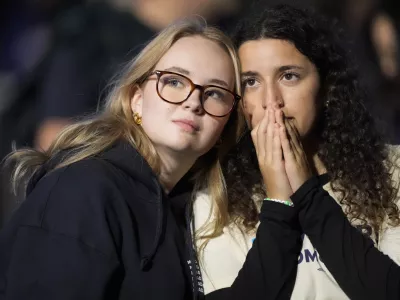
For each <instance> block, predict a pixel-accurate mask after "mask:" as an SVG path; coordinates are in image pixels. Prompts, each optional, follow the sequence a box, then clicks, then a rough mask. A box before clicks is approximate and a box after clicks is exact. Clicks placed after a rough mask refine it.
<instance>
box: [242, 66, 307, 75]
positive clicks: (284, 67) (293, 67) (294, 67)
mask: <svg viewBox="0 0 400 300" xmlns="http://www.w3.org/2000/svg"><path fill="white" fill-rule="evenodd" d="M288 70H304V68H303V67H300V66H296V65H287V66H281V67H279V68H278V71H279V72H284V71H288ZM241 76H243V77H257V76H260V73H258V72H256V71H247V72H242V74H241Z"/></svg>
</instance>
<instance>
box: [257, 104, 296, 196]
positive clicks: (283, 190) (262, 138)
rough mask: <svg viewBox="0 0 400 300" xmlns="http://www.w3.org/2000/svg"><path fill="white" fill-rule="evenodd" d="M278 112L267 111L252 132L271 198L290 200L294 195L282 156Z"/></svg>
mask: <svg viewBox="0 0 400 300" xmlns="http://www.w3.org/2000/svg"><path fill="white" fill-rule="evenodd" d="M277 116H278V115H277V112H276V111H274V110H271V109H268V110H266V111H265V115H264V117H263V119H262V120H261V122H260V123H259V124H258V125H257V126H256V127H255V128H254V129H253V130H252V132H251V137H252V139H253V143H254V145H255V148H256V152H257V159H258V163H259V166H260V170H261V174H262V176H263V179H264V184H265V186H266V190H267V194H268V197H269V198H275V199H280V200H289V198H290V196H291V195H292V194H293V190H292V188H291V186H290V182H289V178H288V176H287V175H286V168H285V162H284V160H283V154H282V144H281V139H280V130H281V129H280V127H281V125H279V124H278V123H277V122H276V120H277Z"/></svg>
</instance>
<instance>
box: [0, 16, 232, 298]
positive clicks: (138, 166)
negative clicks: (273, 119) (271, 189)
mask: <svg viewBox="0 0 400 300" xmlns="http://www.w3.org/2000/svg"><path fill="white" fill-rule="evenodd" d="M238 74H239V70H238V62H237V55H236V53H235V50H234V47H233V46H232V45H231V42H230V40H229V39H228V38H227V37H226V36H224V35H223V34H222V33H221V32H220V31H218V30H216V29H214V28H211V27H207V26H205V25H204V24H201V23H199V22H191V21H189V22H186V21H185V22H179V23H177V24H175V25H171V26H170V27H168V28H167V29H165V30H164V31H162V32H161V33H160V34H159V35H158V36H157V37H156V38H155V39H154V40H153V41H152V42H150V43H149V44H148V46H147V47H146V48H145V49H144V50H143V51H142V52H141V53H140V54H139V55H138V56H137V57H136V58H135V59H134V60H133V61H132V62H131V63H130V65H129V67H128V68H127V70H126V72H125V73H124V74H123V76H122V77H121V79H120V81H119V82H118V83H117V84H116V87H115V89H114V91H113V92H112V93H111V95H110V97H109V99H108V102H107V103H106V104H105V106H104V109H103V110H102V112H101V113H99V114H98V115H97V116H94V117H93V118H91V119H89V120H85V121H82V122H80V123H77V124H76V125H72V126H69V127H68V128H66V129H65V130H64V131H63V132H62V133H61V134H60V136H59V137H58V138H57V139H56V140H55V142H54V143H53V145H52V146H51V147H50V148H49V149H48V150H47V151H46V152H45V153H40V152H37V151H34V150H19V151H16V152H14V153H12V154H11V155H10V156H9V158H8V162H14V163H15V164H16V168H15V173H14V176H13V178H12V180H13V182H14V183H15V185H18V184H19V183H21V182H23V181H24V179H26V178H27V177H26V176H28V178H29V179H30V181H29V185H28V189H27V198H26V200H25V201H24V202H23V204H22V205H21V207H20V208H19V209H18V211H17V212H16V213H15V215H14V216H13V218H12V219H11V221H10V222H9V223H8V225H7V226H6V227H5V228H4V229H3V231H2V232H1V235H0V249H1V250H0V299H57V300H62V299H85V300H88V299H174V300H176V299H188V298H192V297H193V298H196V299H197V298H198V297H200V295H201V294H202V283H201V276H198V274H196V269H195V268H196V258H195V253H194V251H193V246H192V243H191V242H190V241H191V233H190V230H188V228H190V226H189V221H190V212H191V206H190V199H191V194H192V191H193V190H196V189H198V188H207V189H209V190H210V193H211V194H212V195H213V197H214V199H215V201H216V203H217V206H218V205H220V206H221V209H223V206H222V204H221V203H223V201H224V199H225V198H224V189H223V186H224V185H223V183H224V181H223V177H222V175H221V171H220V165H219V157H220V156H221V155H222V154H223V153H224V152H225V151H226V149H227V148H229V147H230V146H231V145H233V144H234V143H235V140H236V138H237V134H239V132H240V117H239V113H238V112H237V110H236V107H237V106H236V104H237V102H238V101H239V100H240V96H239V95H238V94H239V86H240V85H239V75H238ZM178 182H179V183H178ZM211 183H213V184H212V185H211ZM218 203H220V204H218Z"/></svg>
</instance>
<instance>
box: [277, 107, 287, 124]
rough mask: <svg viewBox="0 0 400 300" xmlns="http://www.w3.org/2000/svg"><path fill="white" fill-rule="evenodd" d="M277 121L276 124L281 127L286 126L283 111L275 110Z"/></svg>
mask: <svg viewBox="0 0 400 300" xmlns="http://www.w3.org/2000/svg"><path fill="white" fill-rule="evenodd" d="M275 119H276V123H278V124H279V125H280V126H285V123H284V122H283V111H282V110H281V109H277V110H275Z"/></svg>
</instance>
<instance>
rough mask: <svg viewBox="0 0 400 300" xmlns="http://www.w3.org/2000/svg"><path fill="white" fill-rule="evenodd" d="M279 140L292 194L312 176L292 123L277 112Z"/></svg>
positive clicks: (280, 112) (298, 136)
mask: <svg viewBox="0 0 400 300" xmlns="http://www.w3.org/2000/svg"><path fill="white" fill-rule="evenodd" d="M277 116H278V118H277V122H278V123H279V125H280V127H279V138H280V141H281V144H282V152H283V160H284V164H285V171H286V174H287V177H288V180H289V182H290V186H291V188H292V190H293V192H296V191H297V190H298V189H299V187H300V186H302V185H303V184H304V183H305V182H306V181H307V180H308V179H309V178H311V176H312V172H311V169H310V166H309V164H308V159H307V156H306V154H305V152H304V149H303V146H302V144H301V141H300V135H299V133H298V131H297V129H296V127H295V126H294V124H293V122H292V121H291V120H288V119H286V118H285V119H284V118H283V113H282V111H280V110H278V113H277Z"/></svg>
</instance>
